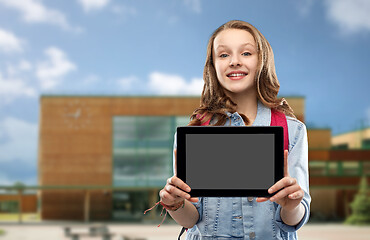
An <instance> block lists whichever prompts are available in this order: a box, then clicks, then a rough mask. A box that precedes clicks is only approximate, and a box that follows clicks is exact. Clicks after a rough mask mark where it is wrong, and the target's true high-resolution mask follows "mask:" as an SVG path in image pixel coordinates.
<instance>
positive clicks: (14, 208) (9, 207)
mask: <svg viewBox="0 0 370 240" xmlns="http://www.w3.org/2000/svg"><path fill="white" fill-rule="evenodd" d="M18 205H19V204H18V201H1V202H0V212H5V213H16V212H18Z"/></svg>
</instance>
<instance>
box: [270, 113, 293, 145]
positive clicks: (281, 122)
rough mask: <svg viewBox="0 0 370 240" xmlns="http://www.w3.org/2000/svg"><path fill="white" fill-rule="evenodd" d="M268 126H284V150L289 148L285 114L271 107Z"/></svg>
mask: <svg viewBox="0 0 370 240" xmlns="http://www.w3.org/2000/svg"><path fill="white" fill-rule="evenodd" d="M270 126H281V127H283V128H284V150H289V132H288V123H287V120H286V116H285V114H284V113H282V112H279V111H277V110H275V109H271V124H270Z"/></svg>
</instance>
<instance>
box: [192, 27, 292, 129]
mask: <svg viewBox="0 0 370 240" xmlns="http://www.w3.org/2000/svg"><path fill="white" fill-rule="evenodd" d="M226 29H241V30H245V31H247V32H249V33H250V34H252V36H253V37H254V40H255V42H256V44H257V52H258V67H257V71H256V75H255V80H254V81H255V86H256V90H257V97H258V99H259V100H260V101H261V102H262V103H263V104H264V105H265V106H267V107H269V108H272V109H276V110H278V111H280V112H283V113H284V114H285V115H288V116H292V117H295V116H294V114H293V110H292V109H291V108H290V106H289V104H288V102H287V101H286V100H285V99H284V98H277V94H278V92H279V88H280V84H279V81H278V79H277V76H276V71H275V63H274V53H273V51H272V48H271V46H270V44H269V42H268V41H267V40H266V38H265V37H264V36H263V35H262V34H261V33H260V31H258V30H257V28H255V27H254V26H252V25H251V24H249V23H247V22H244V21H239V20H233V21H229V22H227V23H225V24H223V25H222V26H220V27H219V28H217V29H216V31H214V32H213V34H212V36H211V37H210V39H209V41H208V45H207V57H206V62H205V66H204V71H203V80H204V86H203V91H202V96H201V100H200V106H199V107H198V108H197V109H195V111H194V112H193V114H192V115H191V117H190V119H191V121H190V123H189V125H190V126H191V125H201V124H202V123H204V122H206V121H207V120H209V119H211V118H212V117H216V119H217V120H218V121H217V122H216V123H215V124H214V125H224V124H225V123H226V121H227V118H228V116H227V114H226V111H227V112H230V113H234V112H236V104H235V103H234V102H233V101H232V100H231V99H230V98H229V97H228V96H227V95H226V94H225V92H224V89H223V87H222V86H221V84H220V83H219V81H218V79H217V74H216V70H215V66H214V56H213V47H214V46H213V45H214V40H215V38H216V37H217V35H218V34H219V33H220V32H222V31H223V30H226ZM241 116H242V118H243V120H244V122H245V123H246V124H249V119H248V117H247V116H245V115H243V114H241Z"/></svg>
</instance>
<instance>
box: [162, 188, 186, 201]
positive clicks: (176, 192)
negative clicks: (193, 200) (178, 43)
mask: <svg viewBox="0 0 370 240" xmlns="http://www.w3.org/2000/svg"><path fill="white" fill-rule="evenodd" d="M165 189H166V191H167V192H169V193H170V194H171V195H172V196H179V197H181V198H185V199H189V198H190V194H189V193H186V192H184V191H182V190H181V189H179V188H177V187H174V186H172V185H167V186H166V187H165Z"/></svg>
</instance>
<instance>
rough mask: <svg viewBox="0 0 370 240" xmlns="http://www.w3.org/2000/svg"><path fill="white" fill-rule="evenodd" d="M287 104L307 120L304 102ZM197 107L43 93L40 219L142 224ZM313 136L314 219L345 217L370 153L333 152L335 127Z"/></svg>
mask: <svg viewBox="0 0 370 240" xmlns="http://www.w3.org/2000/svg"><path fill="white" fill-rule="evenodd" d="M286 99H287V100H288V102H289V104H290V105H291V107H292V108H293V110H294V112H295V114H296V116H297V118H298V119H299V120H301V121H303V122H304V119H305V116H304V112H305V111H304V110H305V109H304V105H305V104H304V98H303V97H287V98H286ZM198 106H199V97H143V96H137V97H134V96H131V97H121V96H119V97H118V96H50V95H45V96H42V97H41V98H40V127H39V151H38V154H39V156H38V161H39V162H38V170H39V186H40V188H41V190H40V191H39V194H38V200H39V203H40V204H39V206H40V211H41V217H42V219H45V220H47V219H50V220H51V219H52V220H57V219H66V220H83V219H85V220H86V219H89V220H120V221H121V220H130V221H133V220H138V221H140V220H142V219H144V216H143V211H144V210H145V209H147V208H149V207H150V206H152V205H154V204H155V203H156V202H157V201H158V192H159V190H160V189H161V188H162V187H163V186H164V184H165V181H166V179H167V178H168V177H170V176H171V175H172V151H173V137H174V132H175V130H176V127H177V126H185V125H187V123H188V121H189V115H190V114H191V113H192V112H193V110H194V109H195V108H196V107H198ZM364 136H365V134H364ZM366 136H367V135H366ZM308 139H309V167H310V182H311V185H310V187H311V195H312V198H313V201H312V206H311V209H312V213H311V214H312V217H317V218H320V217H322V218H336V217H338V218H340V217H344V216H345V215H346V214H348V211H349V210H348V204H349V203H350V202H351V201H352V198H353V194H354V193H355V192H356V189H357V187H358V183H359V179H360V177H361V176H362V175H367V176H368V177H369V176H370V151H369V150H366V149H354V150H352V149H350V148H349V149H333V147H332V143H331V142H332V136H331V131H330V129H308ZM366 141H368V140H366ZM155 215H157V214H156V213H155V212H154V213H153V214H152V215H151V216H152V217H154V216H155ZM145 218H147V217H145ZM149 218H150V216H149Z"/></svg>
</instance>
